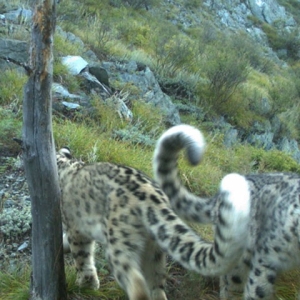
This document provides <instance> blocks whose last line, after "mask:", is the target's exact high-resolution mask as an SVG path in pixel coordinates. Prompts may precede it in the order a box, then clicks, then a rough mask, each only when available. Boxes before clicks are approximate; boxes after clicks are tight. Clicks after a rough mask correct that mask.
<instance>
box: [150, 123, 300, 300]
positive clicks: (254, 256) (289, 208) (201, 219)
mask: <svg viewBox="0 0 300 300" xmlns="http://www.w3.org/2000/svg"><path fill="white" fill-rule="evenodd" d="M184 149H185V150H186V156H187V159H188V161H189V162H190V163H191V164H192V165H194V164H196V163H198V161H200V160H201V159H203V154H204V152H205V139H204V137H203V134H202V133H201V131H199V130H198V129H197V128H195V127H192V126H190V125H185V124H182V125H180V126H176V127H171V128H170V129H169V130H167V131H166V132H165V133H164V134H163V135H162V136H161V137H160V139H159V140H158V142H157V144H156V149H155V152H154V157H153V169H154V178H155V180H156V181H157V182H158V184H159V185H160V187H161V188H162V190H163V191H164V192H165V193H166V194H167V196H168V197H169V200H170V203H171V206H172V208H173V210H174V211H175V213H176V214H178V216H180V217H181V218H183V219H184V220H185V221H193V222H198V223H212V224H217V222H219V218H220V213H221V212H220V203H219V200H220V198H218V197H215V196H213V197H211V198H204V197H198V196H196V195H195V194H193V193H192V192H190V191H189V190H188V189H187V188H185V186H184V185H183V183H182V181H181V179H180V175H179V170H178V167H177V164H178V155H179V152H180V151H181V150H184ZM195 153H197V156H195ZM245 178H246V181H247V183H248V185H249V188H250V195H251V198H250V202H251V206H250V224H249V227H248V228H247V230H246V238H245V240H244V243H245V248H244V250H243V252H242V253H241V256H240V257H236V259H237V261H238V263H237V265H236V266H234V267H233V268H232V269H231V270H229V271H228V272H227V273H226V274H223V275H221V277H220V298H221V299H235V298H234V296H235V295H241V294H242V295H243V299H245V300H257V299H263V300H267V299H273V297H274V284H275V281H276V278H277V275H278V273H279V272H281V271H284V270H289V269H292V268H295V267H297V266H299V264H300V176H299V175H298V174H285V173H273V174H272V173H269V174H250V175H246V176H245ZM238 185H239V182H236V186H238ZM216 230H217V231H218V230H219V229H218V228H216ZM238 299H240V298H238Z"/></svg>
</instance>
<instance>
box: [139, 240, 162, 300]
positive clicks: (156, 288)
mask: <svg viewBox="0 0 300 300" xmlns="http://www.w3.org/2000/svg"><path fill="white" fill-rule="evenodd" d="M165 266H166V254H165V253H164V252H163V251H162V250H161V248H160V247H159V246H158V245H157V243H156V242H155V241H154V240H152V239H148V240H147V242H146V246H145V249H144V252H143V256H142V271H143V274H144V276H145V278H146V281H147V284H148V287H149V289H150V293H151V299H153V300H154V299H155V300H166V299H167V297H166V294H165V291H164V287H165V281H166V271H165Z"/></svg>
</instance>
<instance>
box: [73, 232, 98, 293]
mask: <svg viewBox="0 0 300 300" xmlns="http://www.w3.org/2000/svg"><path fill="white" fill-rule="evenodd" d="M68 241H69V245H70V249H71V253H72V255H73V258H74V260H75V265H76V270H77V279H76V284H78V285H79V286H81V287H89V288H92V289H95V290H97V289H98V288H99V287H100V282H99V279H98V275H97V270H96V267H95V262H94V247H95V242H94V241H91V240H90V239H87V238H85V237H82V236H75V235H72V234H70V233H68Z"/></svg>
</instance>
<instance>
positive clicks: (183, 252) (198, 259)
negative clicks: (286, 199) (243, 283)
mask: <svg viewBox="0 0 300 300" xmlns="http://www.w3.org/2000/svg"><path fill="white" fill-rule="evenodd" d="M154 200H156V201H154ZM153 201H154V202H155V204H153V206H152V207H148V208H146V211H145V212H144V214H145V215H146V218H143V219H144V222H145V223H146V224H145V225H146V226H147V228H149V229H150V231H151V233H152V235H153V236H154V238H155V240H156V241H157V243H158V244H159V245H160V247H162V249H164V250H165V251H166V252H167V253H168V254H169V255H171V256H172V257H173V258H174V259H175V260H176V261H177V262H179V263H180V264H181V265H182V266H183V267H185V268H187V269H190V270H193V271H196V272H198V273H200V274H202V275H205V276H220V275H222V274H225V273H226V272H228V271H229V270H230V269H231V268H232V267H233V266H234V265H235V264H236V263H237V261H238V259H239V257H240V256H241V254H242V252H243V251H244V249H245V246H246V245H245V240H246V239H247V236H248V226H249V221H250V191H249V186H248V182H247V181H246V179H245V178H244V177H243V176H241V175H238V174H229V175H227V176H225V177H224V178H223V180H222V182H221V187H220V193H219V213H218V216H217V219H216V229H215V237H214V241H213V242H212V243H209V242H206V241H204V240H203V239H202V238H201V237H200V236H199V235H197V234H196V233H195V232H194V231H193V230H192V229H191V228H190V227H189V226H188V225H186V224H185V223H184V222H183V221H182V220H181V219H180V218H179V217H178V216H177V215H176V214H175V213H174V211H173V210H172V209H171V208H170V207H169V206H168V205H167V204H166V203H161V204H160V206H161V207H162V206H164V208H163V209H157V203H158V202H159V201H158V200H157V199H153Z"/></svg>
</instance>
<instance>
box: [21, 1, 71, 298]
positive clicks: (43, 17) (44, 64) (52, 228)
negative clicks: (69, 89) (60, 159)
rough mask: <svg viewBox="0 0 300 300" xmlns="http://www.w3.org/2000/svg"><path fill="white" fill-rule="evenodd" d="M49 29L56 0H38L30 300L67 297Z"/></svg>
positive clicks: (31, 102) (26, 137)
mask: <svg viewBox="0 0 300 300" xmlns="http://www.w3.org/2000/svg"><path fill="white" fill-rule="evenodd" d="M54 30H55V0H44V1H39V0H37V1H36V5H35V13H34V18H33V24H32V40H31V46H30V47H31V48H30V62H29V67H30V74H29V79H28V82H27V84H26V85H25V88H24V102H23V157H24V166H25V173H26V178H27V182H28V187H29V192H30V197H31V203H32V208H31V211H32V286H31V299H32V300H36V299H42V300H48V299H49V300H50V299H51V300H58V299H60V300H62V299H67V296H66V286H65V273H64V261H63V249H62V225H61V216H60V189H59V183H58V175H57V166H56V158H55V146H54V140H53V134H52V112H51V109H52V96H51V84H52V73H53V72H52V71H53V54H52V46H53V34H54Z"/></svg>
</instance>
